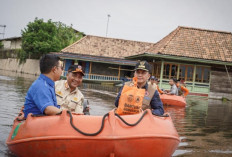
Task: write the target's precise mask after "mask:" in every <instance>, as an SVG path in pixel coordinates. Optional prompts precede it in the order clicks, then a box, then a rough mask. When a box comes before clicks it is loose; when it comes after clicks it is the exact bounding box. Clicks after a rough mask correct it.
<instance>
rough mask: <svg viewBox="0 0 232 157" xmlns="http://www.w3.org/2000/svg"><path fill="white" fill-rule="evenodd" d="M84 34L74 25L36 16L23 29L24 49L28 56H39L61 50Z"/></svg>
mask: <svg viewBox="0 0 232 157" xmlns="http://www.w3.org/2000/svg"><path fill="white" fill-rule="evenodd" d="M82 36H83V33H80V32H77V31H75V30H74V29H73V28H72V26H66V25H65V24H63V23H61V22H52V20H48V21H47V22H44V20H43V19H38V18H35V20H34V21H33V22H29V23H28V25H27V26H26V28H25V29H24V30H22V49H23V51H24V52H25V54H26V57H29V58H39V57H40V56H41V55H43V54H47V53H49V52H59V51H60V50H61V49H63V48H65V47H66V46H68V45H70V44H72V43H73V42H75V41H77V40H78V39H80V38H81V37H82ZM25 54H23V55H25Z"/></svg>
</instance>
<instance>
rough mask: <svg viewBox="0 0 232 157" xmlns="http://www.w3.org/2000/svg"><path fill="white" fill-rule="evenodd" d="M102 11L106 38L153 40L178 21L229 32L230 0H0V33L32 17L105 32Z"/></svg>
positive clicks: (13, 32) (16, 32)
mask: <svg viewBox="0 0 232 157" xmlns="http://www.w3.org/2000/svg"><path fill="white" fill-rule="evenodd" d="M107 14H110V15H111V17H110V19H109V30H108V37H111V38H120V39H128V40H137V41H145V42H157V41H159V40H160V39H162V38H163V37H165V36H166V35H168V34H169V33H170V32H171V31H173V30H174V29H176V28H177V27H178V26H188V27H197V28H203V29H212V30H221V31H228V32H232V0H0V25H6V30H5V38H7V37H15V36H20V34H21V30H22V29H23V28H24V27H26V25H27V24H28V22H30V21H33V20H34V19H35V17H38V18H43V19H44V20H46V21H47V20H48V19H52V21H61V22H63V23H65V24H67V25H71V24H73V28H75V29H77V30H79V31H81V32H84V33H85V34H89V35H96V36H106V25H107ZM2 31H3V29H2V28H1V27H0V33H2ZM1 38H2V36H0V39H1Z"/></svg>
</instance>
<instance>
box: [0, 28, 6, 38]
mask: <svg viewBox="0 0 232 157" xmlns="http://www.w3.org/2000/svg"><path fill="white" fill-rule="evenodd" d="M0 27H3V33H0V34H2V39H4V35H5V28H6V25H0Z"/></svg>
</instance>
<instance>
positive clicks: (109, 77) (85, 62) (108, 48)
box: [58, 35, 154, 83]
mask: <svg viewBox="0 0 232 157" xmlns="http://www.w3.org/2000/svg"><path fill="white" fill-rule="evenodd" d="M153 45H154V43H146V42H138V41H131V40H122V39H114V38H106V37H98V36H91V35H87V36H85V37H83V38H82V39H81V40H79V41H77V42H75V43H73V44H72V45H70V46H68V47H66V48H64V49H63V50H61V52H60V53H58V55H59V56H60V57H61V58H63V59H64V65H65V71H67V70H68V67H69V66H70V65H72V64H75V63H78V64H80V65H82V67H83V69H84V71H85V81H94V82H98V81H100V82H111V83H120V82H122V80H125V79H127V78H131V77H133V69H134V66H135V64H136V62H137V61H133V60H128V59H125V57H127V56H130V55H135V54H138V53H139V52H142V51H146V50H148V49H150V48H151V47H152V46H153Z"/></svg>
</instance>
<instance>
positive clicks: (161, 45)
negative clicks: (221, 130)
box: [59, 27, 232, 99]
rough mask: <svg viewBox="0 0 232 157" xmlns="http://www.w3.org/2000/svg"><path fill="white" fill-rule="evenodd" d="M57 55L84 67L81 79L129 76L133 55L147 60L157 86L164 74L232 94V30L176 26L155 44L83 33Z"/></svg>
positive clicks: (163, 84) (199, 89)
mask: <svg viewBox="0 0 232 157" xmlns="http://www.w3.org/2000/svg"><path fill="white" fill-rule="evenodd" d="M59 56H60V57H61V58H63V59H64V60H65V61H64V62H65V71H67V68H68V67H69V65H71V64H74V63H75V62H78V64H81V65H82V66H83V67H84V70H85V73H86V76H85V79H86V80H100V81H102V80H113V81H121V80H123V79H125V78H127V77H129V78H130V77H133V69H134V66H135V64H136V62H137V61H138V60H147V61H148V62H150V63H151V64H152V65H153V73H152V74H153V75H155V76H156V77H158V78H159V79H160V88H163V89H169V88H170V86H169V84H168V81H169V79H170V78H172V77H174V78H177V79H178V78H180V79H182V80H185V82H186V84H187V88H188V89H189V90H190V93H194V94H196V95H203V96H208V95H209V97H210V98H217V99H221V98H223V97H224V98H227V99H232V83H231V81H232V80H231V79H232V33H231V32H223V31H214V30H205V29H198V28H189V27H178V28H177V29H175V30H174V31H173V32H171V33H170V34H169V35H167V36H166V37H164V38H163V39H162V40H160V41H159V42H157V43H146V42H138V41H130V40H122V39H114V38H105V37H97V36H91V35H87V36H85V37H84V38H82V39H81V40H79V41H77V42H75V43H74V44H72V45H70V46H68V47H66V48H64V49H63V50H62V51H61V52H60V53H59Z"/></svg>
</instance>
